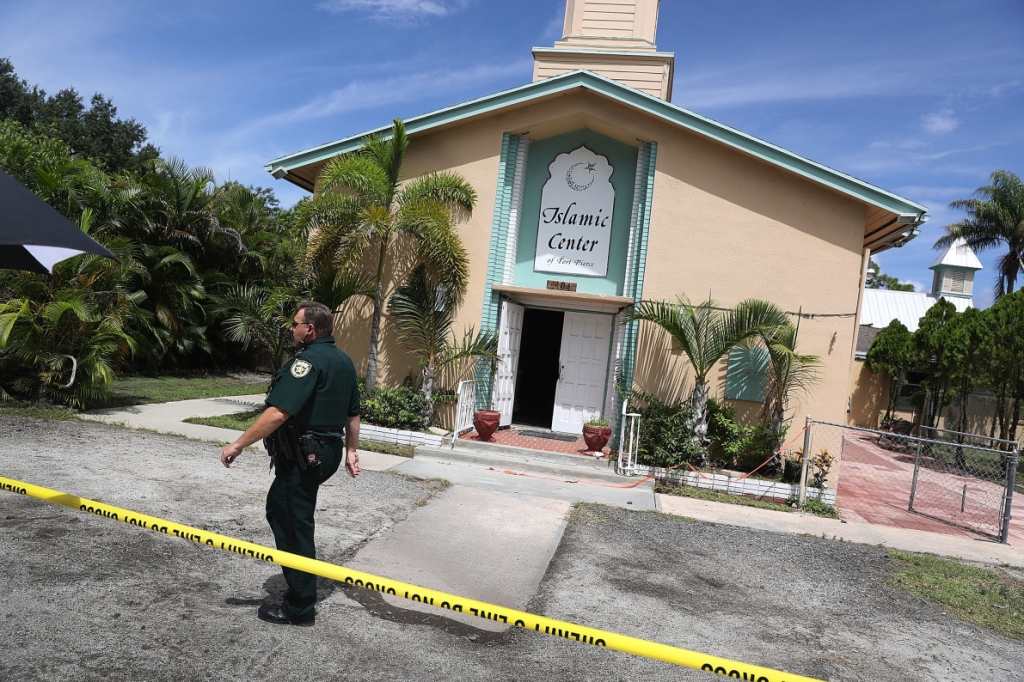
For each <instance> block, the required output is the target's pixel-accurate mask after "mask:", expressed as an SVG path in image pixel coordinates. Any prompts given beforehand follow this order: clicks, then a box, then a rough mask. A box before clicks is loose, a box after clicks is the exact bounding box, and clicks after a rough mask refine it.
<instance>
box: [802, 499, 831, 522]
mask: <svg viewBox="0 0 1024 682" xmlns="http://www.w3.org/2000/svg"><path fill="white" fill-rule="evenodd" d="M804 511H805V512H810V513H812V514H814V515H815V516H822V517H824V518H826V519H838V518H839V510H838V509H836V508H835V507H833V506H832V505H831V504H828V503H827V502H822V501H820V500H815V499H811V498H808V499H806V500H804Z"/></svg>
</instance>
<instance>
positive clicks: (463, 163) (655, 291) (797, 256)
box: [267, 0, 926, 433]
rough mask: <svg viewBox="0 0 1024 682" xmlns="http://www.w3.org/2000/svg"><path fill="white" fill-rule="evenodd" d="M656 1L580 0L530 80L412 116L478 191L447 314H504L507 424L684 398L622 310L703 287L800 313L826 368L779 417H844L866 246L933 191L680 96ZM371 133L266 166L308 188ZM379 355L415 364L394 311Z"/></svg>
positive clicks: (894, 232) (658, 350) (904, 222)
mask: <svg viewBox="0 0 1024 682" xmlns="http://www.w3.org/2000/svg"><path fill="white" fill-rule="evenodd" d="M657 10H658V3H657V0H622V1H621V2H617V3H616V2H607V1H605V2H595V1H593V0H569V2H568V6H567V11H566V21H565V31H564V36H563V39H562V40H561V41H559V42H558V43H556V45H555V46H554V47H553V48H545V49H541V48H537V49H535V50H534V57H535V62H536V68H535V70H534V81H533V82H532V83H530V84H528V85H524V86H522V87H520V88H516V89H513V90H508V91H505V92H500V93H497V94H494V95H490V96H488V97H484V98H481V99H478V100H474V101H471V102H465V103H462V104H458V105H455V106H453V107H450V108H447V109H443V110H440V111H436V112H432V113H429V114H425V115H423V116H418V117H416V118H412V119H409V120H408V121H406V130H407V132H408V134H409V138H410V144H409V149H408V152H407V155H406V161H405V169H404V173H405V177H414V176H416V175H418V174H421V173H425V172H429V171H454V172H457V173H459V174H461V175H462V176H463V177H464V178H466V180H468V181H469V182H470V183H471V184H472V185H473V187H475V188H476V190H477V192H478V195H479V199H478V204H477V207H476V209H475V210H474V212H473V215H472V217H471V218H469V219H468V220H466V221H465V222H464V223H463V224H461V226H460V234H461V236H462V240H463V244H464V246H465V248H466V249H467V251H468V253H469V258H470V264H471V274H470V279H471V281H470V289H469V294H468V296H467V299H466V302H465V304H464V305H463V307H462V308H461V309H460V310H459V313H458V322H457V324H456V329H457V330H461V329H462V328H463V327H470V326H473V327H475V328H477V329H481V328H483V329H495V330H498V331H500V334H501V336H500V338H501V343H502V354H503V361H502V362H501V363H498V366H497V367H496V368H494V369H493V371H491V368H489V367H480V368H478V372H477V379H478V380H479V382H480V384H479V385H480V386H481V387H482V390H481V391H480V392H479V393H478V400H479V401H480V402H481V404H490V405H493V406H494V407H495V409H499V410H500V411H501V412H502V421H503V423H509V422H512V421H515V422H516V423H525V424H532V425H535V426H540V427H550V428H552V429H554V430H556V431H567V432H572V431H573V430H575V432H576V433H579V425H580V423H581V421H584V420H585V419H587V418H588V417H591V416H594V415H595V414H604V415H605V416H606V417H609V418H610V419H612V420H613V419H614V415H616V414H617V413H618V411H619V407H620V403H619V401H618V398H617V393H616V391H615V388H614V383H615V377H616V373H617V372H618V373H621V375H622V376H623V378H624V379H625V380H626V382H632V384H633V385H634V386H635V387H637V388H639V389H642V390H647V391H651V392H653V393H655V394H656V395H659V396H661V397H662V398H665V399H674V398H677V397H680V396H684V395H686V394H687V393H688V392H689V390H690V388H692V377H691V376H690V375H689V370H688V368H687V365H686V363H685V360H684V358H683V357H682V356H681V354H680V353H678V352H677V351H674V350H673V349H672V347H671V345H670V343H669V341H668V337H667V336H665V335H664V334H662V333H660V332H657V331H655V330H654V329H650V328H646V327H643V326H639V325H636V324H635V323H634V324H624V322H623V310H624V309H625V308H626V307H627V306H628V305H630V304H631V303H633V302H634V301H636V300H639V299H641V298H643V299H668V300H672V299H675V298H676V296H678V295H685V296H687V297H689V298H690V299H691V300H694V301H700V300H703V299H705V298H707V297H708V296H709V294H710V295H711V296H712V297H713V298H714V300H715V301H716V302H717V303H718V304H720V305H722V306H733V305H735V304H736V303H738V302H739V301H741V300H743V299H746V298H761V299H767V300H769V301H772V302H773V303H775V304H777V305H778V306H780V307H781V308H782V309H784V310H786V311H790V312H791V313H792V316H793V319H794V321H796V320H797V318H798V316H799V324H800V331H799V348H800V351H801V352H803V353H810V354H815V355H819V356H821V358H822V359H823V367H822V374H821V381H820V382H819V383H818V384H817V385H816V386H815V388H814V389H813V391H812V392H811V393H810V394H809V395H806V396H802V397H797V398H796V399H794V400H792V401H791V403H790V405H789V412H788V416H798V420H802V416H803V415H804V414H813V415H814V416H815V417H816V418H819V419H828V420H832V421H840V422H841V421H844V420H845V419H846V414H847V409H848V400H849V396H850V387H851V373H852V365H853V355H854V350H855V345H854V344H855V339H856V331H857V326H858V317H859V309H860V306H861V301H862V293H863V290H864V278H865V272H866V268H867V263H868V257H869V254H870V253H877V252H880V251H883V250H885V249H888V248H891V247H893V246H896V245H900V244H901V243H903V242H905V241H907V240H908V239H911V238H913V236H914V235H915V234H916V233H917V229H916V228H917V226H918V225H919V224H921V223H922V222H923V221H924V220H926V215H925V214H926V209H925V208H924V207H923V206H920V205H918V204H916V203H914V202H912V201H910V200H908V199H904V198H902V197H899V196H896V195H894V194H892V193H890V192H886V191H884V190H882V189H879V188H877V187H873V186H871V185H869V184H867V183H865V182H862V181H860V180H857V179H855V178H853V177H851V176H848V175H845V174H843V173H841V172H838V171H836V170H833V169H830V168H827V167H825V166H823V165H821V164H818V163H815V162H814V161H811V160H809V159H806V158H803V157H800V156H798V155H796V154H794V153H792V152H789V151H787V150H785V149H782V148H779V147H777V146H774V145H772V144H770V143H767V142H764V141H762V140H759V139H756V138H754V137H752V136H749V135H746V134H744V133H742V132H740V131H738V130H735V129H732V128H729V127H728V126H724V125H722V124H720V123H717V122H715V121H712V120H710V119H707V118H704V117H702V116H700V115H699V114H696V113H693V112H690V111H687V110H686V109H683V108H681V107H679V106H676V105H674V104H672V103H670V102H669V99H670V97H671V89H672V76H673V68H674V66H673V57H672V55H671V53H665V52H659V51H658V50H657V47H656V45H655V31H656V24H657ZM387 129H388V127H387V126H384V127H382V128H380V129H378V130H379V131H386V130H387ZM368 132H376V131H368ZM366 134H367V133H359V134H356V135H352V136H349V137H345V138H343V139H340V140H338V141H336V142H333V143H330V144H327V145H323V146H321V147H317V148H314V149H310V150H306V151H302V152H298V153H296V154H292V155H289V156H286V157H283V158H280V159H277V160H274V161H272V162H271V163H270V164H269V165H268V166H267V169H268V170H269V171H270V172H271V173H273V174H274V176H275V177H277V178H284V179H286V180H288V181H290V182H293V183H295V184H296V185H298V186H300V187H303V188H306V189H307V190H313V189H314V188H315V186H316V182H317V176H318V173H319V171H320V169H321V168H322V167H323V165H324V164H325V163H326V161H327V160H328V159H330V158H331V157H333V156H334V155H336V154H344V153H346V152H350V151H353V150H355V149H357V148H358V147H359V145H360V141H361V140H362V139H363V137H364V136H365V135H366ZM394 274H395V273H391V275H392V276H393V275H394ZM398 274H399V275H401V274H402V273H398ZM390 284H391V285H395V284H397V282H395V281H393V280H392V281H391V282H390ZM570 289H571V290H570ZM368 311H369V306H368V305H367V304H359V305H353V306H351V307H349V308H348V309H345V310H343V311H342V312H343V316H344V318H345V319H352V320H356V319H358V320H360V323H359V324H357V325H356V324H353V325H343V328H344V329H346V330H347V336H345V337H343V338H342V340H341V341H340V343H341V344H342V345H343V346H344V348H345V349H346V350H348V351H349V352H350V353H351V354H352V355H353V358H354V359H355V360H356V362H357V365H359V364H360V363H361V364H362V366H363V367H364V368H365V362H366V354H365V350H364V349H366V348H367V347H368V343H369V329H368V327H369V325H368V324H367V323H366V320H368V319H369V312H368ZM381 351H382V356H381V376H382V380H383V381H385V382H388V383H392V384H397V383H399V382H401V381H402V379H403V378H404V377H405V376H407V375H408V374H409V373H410V372H411V371H415V367H416V364H415V361H414V360H413V359H412V358H411V357H409V356H408V355H407V354H405V353H404V351H402V349H401V348H400V347H398V346H397V344H395V343H394V341H393V340H392V339H391V338H390V336H389V334H388V333H387V326H386V322H385V326H384V330H383V343H382V349H381ZM756 360H757V358H755V357H752V356H750V355H744V353H743V352H736V353H733V354H732V356H731V357H730V359H729V360H728V361H723V362H722V363H720V366H719V367H718V369H717V371H716V372H715V373H714V374H713V376H712V386H713V389H712V390H713V394H717V395H718V396H719V397H720V398H724V399H727V400H726V401H727V402H729V403H731V404H732V405H734V406H736V407H737V408H738V411H739V413H740V414H741V415H746V416H747V417H749V418H751V419H753V418H756V415H758V414H759V412H760V410H761V402H760V398H761V395H759V394H758V390H759V383H758V382H759V380H760V381H763V378H761V377H759V369H758V367H757V362H756ZM760 386H763V384H761V385H760ZM760 390H761V394H762V395H763V387H762V388H761V389H760Z"/></svg>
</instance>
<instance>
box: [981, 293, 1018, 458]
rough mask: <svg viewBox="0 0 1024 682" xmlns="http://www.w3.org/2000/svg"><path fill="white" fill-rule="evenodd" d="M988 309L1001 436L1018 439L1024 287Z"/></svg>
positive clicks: (992, 377) (991, 375)
mask: <svg viewBox="0 0 1024 682" xmlns="http://www.w3.org/2000/svg"><path fill="white" fill-rule="evenodd" d="M985 312H986V314H987V315H986V317H987V320H986V322H987V324H988V326H989V328H990V330H991V336H990V337H989V342H988V343H987V344H986V345H985V348H986V350H987V353H986V355H987V356H988V358H989V363H990V364H989V371H988V376H989V385H990V387H991V388H992V392H993V393H994V394H995V396H996V405H997V411H996V418H997V421H998V423H999V438H1001V439H1003V440H1015V439H1016V433H1017V429H1018V427H1019V425H1020V419H1021V406H1022V405H1024V333H1021V330H1022V329H1024V290H1018V291H1016V292H1014V293H1012V294H1007V295H1006V296H1003V297H1002V298H1001V299H999V300H998V301H996V302H995V304H994V305H993V306H992V307H991V308H989V309H988V310H986V311H985Z"/></svg>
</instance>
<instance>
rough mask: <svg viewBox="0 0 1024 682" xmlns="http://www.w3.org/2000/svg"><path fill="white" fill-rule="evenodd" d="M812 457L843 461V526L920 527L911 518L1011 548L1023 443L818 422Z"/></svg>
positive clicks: (840, 497)
mask: <svg viewBox="0 0 1024 682" xmlns="http://www.w3.org/2000/svg"><path fill="white" fill-rule="evenodd" d="M811 433H812V436H811V438H812V441H811V457H814V456H815V455H817V456H819V457H821V453H822V451H827V452H828V453H829V454H830V455H832V456H833V457H835V456H836V455H839V456H840V457H841V464H840V471H839V485H838V494H837V498H836V506H837V507H838V508H839V509H840V510H841V511H842V513H843V516H844V518H849V519H852V520H858V521H865V522H868V523H878V524H883V525H895V526H900V527H905V528H907V527H909V528H913V527H915V523H914V521H913V517H912V516H911V514H913V515H917V516H925V517H928V518H930V519H934V520H936V521H941V522H943V523H946V524H949V525H951V526H956V527H958V528H962V529H964V530H967V531H970V532H973V533H978V534H981V535H985V536H987V537H991V538H993V539H996V540H998V541H1000V542H1003V543H1005V542H1007V540H1008V537H1009V530H1010V525H1009V524H1010V518H1011V514H1010V512H1011V505H1012V502H1013V491H1014V482H1015V479H1016V473H1017V462H1018V458H1019V453H1020V449H1019V446H1018V444H1017V443H1015V442H1010V441H1000V440H998V439H993V438H988V437H986V436H978V435H974V434H962V433H955V432H951V431H944V430H942V429H924V428H922V434H921V435H922V436H924V437H914V436H910V435H903V434H899V433H890V432H888V431H875V430H872V429H863V428H860V427H856V426H847V425H844V424H834V423H831V422H814V424H813V426H812V432H811Z"/></svg>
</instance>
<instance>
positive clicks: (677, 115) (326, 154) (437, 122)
mask: <svg viewBox="0 0 1024 682" xmlns="http://www.w3.org/2000/svg"><path fill="white" fill-rule="evenodd" d="M574 89H582V90H589V91H591V92H595V93H598V94H601V95H604V96H605V97H609V98H611V99H613V100H616V101H619V102H622V103H624V104H627V105H629V106H632V107H635V108H637V109H640V110H642V111H645V112H647V113H648V114H651V115H652V116H656V117H658V118H660V119H662V120H664V121H667V122H669V123H673V124H675V125H678V126H680V127H683V128H686V129H688V130H692V131H695V132H699V133H701V134H703V135H706V136H708V137H710V138H712V139H714V140H716V141H718V142H721V143H722V144H725V145H728V146H730V147H733V148H735V149H739V150H741V151H743V152H746V153H747V154H750V155H752V156H755V157H757V158H760V159H763V160H765V161H768V162H769V163H772V164H774V165H777V166H780V167H782V168H785V169H787V170H789V171H791V172H793V173H796V174H797V175H801V176H803V177H806V178H809V179H811V180H814V181H815V182H818V183H821V184H823V185H826V186H828V187H831V188H832V189H834V190H836V191H838V192H841V193H843V194H846V195H848V196H851V197H854V198H856V199H860V200H861V201H864V202H866V203H868V204H871V205H874V206H878V207H879V208H883V209H885V210H887V211H892V212H893V213H913V214H916V216H917V219H918V220H920V219H922V218H923V217H924V214H925V213H927V210H928V209H927V208H926V207H924V206H922V205H921V204H918V203H915V202H913V201H910V200H909V199H905V198H903V197H901V196H899V195H896V194H893V193H892V192H887V191H885V190H883V189H880V188H878V187H875V186H874V185H871V184H869V183H867V182H864V181H863V180H858V179H857V178H855V177H853V176H850V175H846V174H845V173H841V172H839V171H837V170H835V169H832V168H829V167H828V166H824V165H822V164H820V163H817V162H815V161H811V160H810V159H807V158H804V157H802V156H800V155H799V154H794V153H793V152H791V151H788V150H786V149H783V148H782V147H779V146H776V145H773V144H771V143H769V142H765V141H764V140H760V139H758V138H756V137H753V136H752V135H747V134H746V133H743V132H740V131H739V130H736V129H735V128H730V127H729V126H727V125H724V124H722V123H718V122H717V121H714V120H712V119H710V118H706V117H704V116H701V115H699V114H695V113H693V112H692V111H688V110H686V109H683V108H682V107H678V106H676V105H674V104H672V103H671V102H666V101H664V100H661V99H658V98H657V97H654V96H653V95H648V94H647V93H644V92H641V91H639V90H635V89H634V88H631V87H629V86H627V85H623V84H622V83H618V82H616V81H613V80H611V79H610V78H605V77H604V76H601V75H598V74H596V73H593V72H591V71H583V70H577V71H570V72H568V73H565V74H562V75H560V76H554V77H552V78H547V79H545V80H542V81H537V82H536V83H530V84H528V85H523V86H520V87H518V88H513V89H511V90H505V91H503V92H499V93H496V94H493V95H487V96H486V97H481V98H479V99H474V100H470V101H468V102H463V103H462V104H456V105H455V106H451V107H447V108H445V109H439V110H437V111H434V112H431V113H428V114H422V115H420V116H416V117H413V118H410V119H408V120H407V121H406V122H405V130H406V132H407V133H408V134H409V135H415V134H416V133H419V132H423V131H427V130H430V129H432V128H436V127H439V126H443V125H449V124H452V123H457V122H459V121H462V120H466V119H469V118H472V117H475V116H480V115H483V114H487V113H490V112H493V111H497V110H499V109H503V108H505V107H509V106H514V105H517V104H523V103H526V102H530V101H532V100H536V99H540V98H543V97H549V96H553V95H559V94H562V93H565V92H567V91H569V90H574ZM390 129H391V125H390V124H388V125H386V126H381V127H380V128H376V129H374V130H369V131H366V132H363V133H359V134H358V135H352V136H349V137H346V138H342V139H340V140H337V141H335V142H330V143H327V144H323V145H320V146H317V147H313V148H312V149H307V150H305V151H301V152H297V153H295V154H289V155H288V156H282V157H281V158H278V159H274V160H273V161H271V162H270V163H268V164H267V165H266V166H264V168H266V170H267V171H269V172H271V173H273V172H275V171H279V170H285V171H289V170H293V169H295V168H299V167H302V166H306V165H308V164H312V163H318V162H320V161H326V160H327V159H329V158H331V157H332V156H336V155H338V154H344V153H346V152H350V151H354V150H355V149H358V148H359V146H360V145H361V144H362V140H363V138H364V137H366V136H367V135H370V134H372V133H387V132H388V131H389V130H390Z"/></svg>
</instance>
